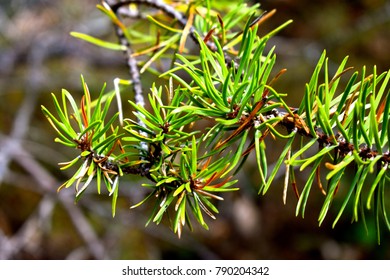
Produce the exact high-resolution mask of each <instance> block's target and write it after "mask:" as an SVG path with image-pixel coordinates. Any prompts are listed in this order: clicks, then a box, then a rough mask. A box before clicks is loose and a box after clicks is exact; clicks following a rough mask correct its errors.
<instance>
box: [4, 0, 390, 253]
mask: <svg viewBox="0 0 390 280" xmlns="http://www.w3.org/2000/svg"><path fill="white" fill-rule="evenodd" d="M97 3H99V1H96V0H84V1H76V0H61V1H59V0H13V1H4V0H0V100H1V102H0V259H389V258H390V241H389V240H390V239H389V237H390V234H389V232H388V231H386V230H385V229H384V227H383V232H382V239H381V240H382V242H381V243H382V244H381V245H380V246H378V245H377V240H376V235H375V230H374V227H373V217H372V216H371V215H370V213H368V214H367V216H366V218H367V224H368V228H369V232H368V233H366V231H365V229H364V226H363V224H362V223H355V224H351V223H350V218H351V213H350V212H349V213H345V215H344V216H343V217H342V218H341V220H340V221H339V223H338V224H337V226H336V227H335V228H334V229H332V226H331V225H332V221H333V220H332V218H334V217H335V215H336V214H337V212H338V209H339V206H340V205H339V204H338V202H337V200H336V201H335V203H334V204H333V205H332V209H331V211H330V213H329V214H328V217H327V219H326V220H325V223H324V224H323V225H322V226H321V227H319V226H318V222H317V219H318V214H319V211H320V209H321V205H322V202H323V196H322V195H321V193H320V191H317V190H316V189H315V188H314V189H313V191H312V193H311V199H309V204H308V206H307V208H308V209H310V210H309V211H307V213H306V215H305V218H304V219H302V218H301V217H295V214H294V213H295V206H296V202H297V201H296V198H295V197H294V195H293V194H292V192H290V193H289V196H288V199H287V205H283V202H282V191H283V190H282V188H283V183H282V179H281V180H279V181H275V182H274V185H273V187H272V188H271V189H270V191H269V192H268V193H267V194H266V195H265V196H259V195H257V182H258V181H259V177H258V174H257V171H256V169H257V167H256V165H255V164H250V163H248V164H247V165H246V166H245V168H244V170H243V171H242V172H241V174H240V175H239V178H238V179H239V180H240V181H239V183H238V186H239V187H241V190H240V191H239V192H235V193H232V194H227V195H225V196H224V198H225V201H223V202H222V203H220V205H219V210H220V214H218V215H217V220H216V221H211V220H208V221H207V222H208V224H209V226H210V230H209V231H205V230H203V229H201V228H197V227H195V230H194V232H189V231H188V230H185V231H184V233H183V235H182V238H181V239H178V238H177V236H176V235H175V234H174V233H173V232H171V230H169V229H168V227H167V226H164V225H160V226H158V227H157V226H155V225H154V224H150V225H149V226H148V227H146V228H145V223H146V221H147V219H148V216H147V215H148V211H149V210H150V209H148V207H147V206H142V207H139V208H136V209H132V210H129V206H130V205H133V204H134V203H136V202H138V201H140V200H141V199H142V197H143V195H144V192H142V191H140V189H141V188H139V186H140V184H141V183H142V182H141V181H139V180H138V178H136V177H131V176H130V177H129V178H128V180H127V181H126V182H123V184H122V185H121V194H120V199H119V202H118V209H117V215H116V217H115V218H112V217H111V201H110V199H109V198H108V197H107V196H106V195H105V194H104V195H101V196H97V195H95V194H93V193H91V194H88V195H86V196H84V197H83V198H82V199H81V200H80V201H79V202H78V204H77V205H76V204H74V201H73V195H74V193H73V191H72V190H71V189H67V190H63V191H61V192H60V193H57V192H56V190H57V187H58V186H60V185H61V184H62V183H63V182H64V181H65V180H66V179H67V178H68V177H69V175H70V173H67V172H62V171H60V170H59V167H58V166H57V163H58V162H63V161H67V160H69V159H71V158H73V157H74V156H75V155H76V154H77V151H69V150H68V149H65V150H62V147H61V146H60V145H58V144H56V143H54V141H53V139H54V137H55V133H54V131H53V130H52V129H51V127H50V126H49V124H48V122H47V121H46V119H45V118H44V116H43V115H42V113H41V111H40V105H41V104H44V105H45V106H47V107H49V108H52V107H51V106H52V105H51V98H50V93H51V92H53V93H55V94H59V93H60V92H61V89H62V88H66V89H67V90H68V91H70V92H71V93H72V94H74V95H75V96H76V97H79V96H81V94H82V92H81V83H80V74H83V75H84V77H85V80H86V81H87V83H88V85H89V87H90V90H91V92H95V93H96V94H97V93H98V92H100V89H101V87H102V85H103V82H104V81H106V82H107V83H108V88H109V89H112V88H113V85H112V80H113V79H114V78H115V77H118V76H119V77H122V78H126V75H127V69H126V66H125V64H124V60H123V56H122V54H121V53H120V52H111V51H108V50H104V49H100V48H97V47H95V46H92V45H90V44H87V43H84V42H81V41H79V40H77V39H74V38H72V37H70V36H69V32H70V31H78V32H85V33H88V34H91V35H94V36H96V37H108V36H110V34H113V29H112V26H111V24H110V22H108V20H107V19H106V18H105V17H104V16H102V14H101V13H100V12H99V11H98V10H97V9H96V8H95V6H96V4H97ZM252 3H253V2H252ZM260 3H261V5H262V8H263V9H265V10H268V11H270V10H272V9H275V8H276V9H277V14H276V15H275V16H274V17H273V18H272V19H271V20H268V21H267V23H266V25H262V26H261V28H260V32H264V33H265V32H266V30H267V29H268V28H269V29H271V28H272V27H276V26H277V25H280V24H281V23H283V22H285V21H287V20H288V19H293V20H294V22H293V24H291V25H289V26H288V27H287V28H286V29H285V30H283V31H282V32H281V33H279V34H278V36H276V37H275V38H273V39H272V42H271V44H270V45H276V46H277V48H276V53H277V65H279V67H280V69H281V68H287V69H288V71H287V73H286V74H285V75H284V76H283V77H282V78H281V79H280V80H279V81H278V82H277V84H276V85H275V87H276V88H277V89H278V90H279V91H281V92H288V93H289V101H290V102H291V104H290V105H292V106H295V105H298V104H299V103H300V100H301V98H302V96H303V92H304V84H305V82H307V81H308V80H309V78H310V75H311V73H312V71H313V69H314V67H315V65H316V62H317V60H318V58H319V57H320V55H321V53H322V51H323V49H326V50H327V53H328V55H329V57H330V59H331V62H330V65H331V67H336V66H337V64H338V63H340V62H341V61H342V59H343V58H344V56H345V55H349V56H350V58H349V63H348V65H349V66H354V67H355V69H356V70H359V69H360V68H361V67H362V66H363V65H367V68H368V72H371V71H372V70H371V69H372V67H373V65H377V67H378V72H381V71H386V70H388V69H389V68H390V52H389V51H388V50H389V46H390V2H389V1H382V0H360V1H352V0H342V1H340V0H338V1H336V0H327V1H325V0H321V1H309V0H294V1H293V0H273V1H271V0H270V1H266V0H264V1H260ZM262 28H263V29H264V30H262ZM143 82H144V83H145V88H146V89H147V88H149V84H150V81H147V80H144V81H143ZM267 144H268V145H272V146H271V147H272V150H275V151H276V149H278V148H279V146H280V147H282V144H283V143H267ZM272 156H273V155H272V153H270V158H271V160H270V162H271V164H272ZM275 156H277V153H275V155H274V156H273V157H275ZM302 176H303V177H302V178H303V179H302V178H301V179H299V178H298V180H304V176H305V174H302ZM346 176H348V174H347V175H346ZM389 200H390V199H389ZM388 203H390V201H388Z"/></svg>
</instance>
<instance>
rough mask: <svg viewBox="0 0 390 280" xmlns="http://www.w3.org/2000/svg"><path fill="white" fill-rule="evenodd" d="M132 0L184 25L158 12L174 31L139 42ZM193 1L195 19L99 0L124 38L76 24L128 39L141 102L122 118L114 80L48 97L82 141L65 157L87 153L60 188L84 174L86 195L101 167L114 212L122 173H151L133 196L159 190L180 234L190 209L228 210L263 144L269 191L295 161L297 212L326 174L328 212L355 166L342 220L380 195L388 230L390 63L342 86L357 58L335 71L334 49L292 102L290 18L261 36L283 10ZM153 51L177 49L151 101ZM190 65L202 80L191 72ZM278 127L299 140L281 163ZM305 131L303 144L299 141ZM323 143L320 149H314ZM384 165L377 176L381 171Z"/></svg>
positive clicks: (124, 45) (70, 140) (71, 141)
mask: <svg viewBox="0 0 390 280" xmlns="http://www.w3.org/2000/svg"><path fill="white" fill-rule="evenodd" d="M107 3H109V4H107ZM129 4H135V5H146V6H149V7H152V8H155V9H158V10H160V11H162V12H163V13H164V14H166V15H168V16H169V17H171V18H173V19H175V21H176V23H177V24H178V25H179V26H180V28H181V29H176V28H175V26H167V25H166V24H164V23H163V22H162V21H160V20H159V18H158V16H156V18H153V19H151V18H148V19H149V20H151V22H153V24H156V25H157V26H158V27H159V28H161V29H162V30H164V31H165V32H166V34H165V35H163V38H160V33H158V35H156V36H157V37H158V40H157V41H158V42H160V39H161V40H163V41H162V42H161V43H158V44H157V45H155V46H154V47H151V48H149V49H146V50H143V51H138V52H137V51H133V49H132V48H133V46H132V45H130V42H132V39H133V37H134V36H135V33H132V34H130V29H128V28H127V27H126V26H125V24H124V23H123V21H122V19H121V18H120V17H119V11H120V9H124V8H125V7H126V6H128V5H129ZM192 5H194V6H193V7H194V8H192V6H191V7H190V8H189V9H187V11H188V19H187V17H186V16H185V15H184V14H182V13H181V12H178V11H177V10H176V9H174V8H173V7H172V6H170V5H168V4H166V3H165V2H163V1H158V0H155V1H152V0H145V1H120V2H112V1H110V2H108V1H107V2H103V5H102V6H98V7H99V9H100V10H102V11H103V12H104V13H105V14H106V15H107V16H108V17H109V18H110V19H111V20H112V22H113V23H114V26H115V30H116V35H117V37H118V39H119V41H120V44H119V45H115V44H113V43H111V42H103V41H101V40H97V39H95V38H91V37H88V36H86V35H80V34H78V33H77V34H75V35H76V37H78V38H82V39H85V40H86V41H88V42H91V43H94V44H96V45H99V46H103V47H106V48H109V49H111V50H123V51H125V54H126V58H127V62H128V67H129V69H130V77H131V81H132V83H133V88H134V92H135V99H134V102H133V101H131V100H130V101H129V103H130V105H131V106H132V108H133V114H134V116H135V118H136V120H133V119H132V118H126V119H124V124H123V125H122V124H121V125H120V126H115V123H116V119H117V117H118V115H119V113H118V114H115V115H114V116H113V117H111V118H110V119H109V120H108V121H106V117H107V112H108V108H109V107H110V103H111V101H112V99H113V97H114V94H112V93H108V94H105V93H104V89H103V90H102V92H101V93H100V95H99V97H98V99H97V101H96V102H95V101H92V100H91V95H90V93H89V90H88V87H87V85H86V84H85V82H84V81H83V80H82V84H83V87H84V97H83V99H82V100H81V102H80V106H78V105H77V104H76V102H75V100H74V99H73V97H72V96H71V94H70V93H68V92H66V91H63V93H62V102H59V101H58V100H57V98H56V97H55V96H54V95H53V101H54V104H55V108H56V111H57V116H54V115H53V114H52V113H51V112H49V111H48V110H47V109H46V108H45V107H42V110H43V112H44V114H45V115H46V117H47V118H48V120H49V122H50V124H51V125H52V126H53V127H54V129H55V130H56V131H57V133H58V135H59V137H58V138H57V139H56V141H57V142H60V143H62V144H64V145H66V146H69V147H73V148H76V149H78V150H79V151H80V154H79V156H77V157H76V158H75V159H74V160H72V161H70V162H68V163H64V164H62V166H63V167H62V169H65V168H70V167H72V166H74V165H75V164H76V163H77V162H78V161H79V160H81V161H82V165H81V166H80V167H79V169H78V170H77V171H76V172H75V174H74V176H73V177H72V178H71V179H69V180H68V181H67V182H65V183H64V184H63V185H62V186H61V187H60V188H68V187H70V186H72V185H75V188H76V200H78V199H79V198H80V197H81V196H82V194H83V193H84V191H85V190H86V189H87V187H89V185H90V184H91V182H92V180H93V179H95V178H96V181H97V191H98V193H100V191H101V183H102V182H103V183H104V184H105V185H106V187H107V191H108V192H109V195H111V196H112V197H113V202H112V206H113V207H112V212H113V215H114V214H115V207H116V199H117V197H118V189H119V179H120V178H121V177H122V176H124V175H126V174H136V175H139V176H144V177H146V178H148V179H149V183H145V184H144V185H143V186H144V187H148V188H150V189H151V192H150V194H149V195H148V196H147V197H146V198H145V199H144V200H142V201H141V202H140V203H138V204H136V205H134V206H133V207H137V206H139V205H142V204H143V203H145V202H146V201H150V200H154V201H155V207H154V209H153V211H152V213H151V215H150V219H149V220H148V221H147V224H148V223H150V222H154V223H156V224H159V223H160V222H162V221H163V220H164V217H165V216H166V214H167V213H169V212H171V213H173V217H174V218H173V219H172V220H171V227H172V229H173V231H174V232H175V233H177V234H178V235H179V236H180V235H181V233H182V230H183V227H184V226H185V225H187V226H188V227H189V228H190V229H192V225H191V220H192V218H190V215H189V213H192V216H193V217H194V219H195V220H196V221H197V222H198V223H199V224H200V225H202V226H203V227H204V228H206V229H207V228H208V225H207V223H206V221H205V217H204V214H206V216H208V217H210V218H212V219H215V218H216V216H215V214H216V213H218V209H217V207H216V204H215V203H216V201H219V200H223V198H222V196H220V195H219V194H218V195H217V193H222V192H226V191H234V190H237V188H233V187H232V186H233V185H234V184H235V183H236V182H237V180H234V175H235V174H237V172H239V170H240V168H241V167H242V166H243V164H244V163H245V162H246V159H247V158H248V156H249V154H251V153H253V152H254V153H255V155H256V161H257V165H258V171H259V176H260V184H259V193H262V194H265V193H266V192H267V191H268V190H269V188H270V187H271V185H272V183H273V181H274V179H275V177H276V174H277V173H278V170H279V169H280V167H281V166H282V165H283V164H285V165H286V173H285V180H284V182H285V184H284V192H283V193H284V195H283V201H284V202H285V201H286V195H287V187H288V185H289V184H290V185H291V186H292V187H293V190H294V192H295V194H296V195H297V198H298V203H297V208H296V214H297V215H298V214H302V216H303V215H304V213H305V208H306V205H307V201H308V197H309V194H310V190H311V188H312V186H313V185H315V184H317V185H318V187H319V188H320V190H321V192H322V193H323V194H324V197H325V198H324V203H323V206H322V209H321V211H320V214H319V223H320V224H321V223H322V222H323V221H324V219H325V217H326V215H327V212H328V210H329V208H330V206H331V204H332V202H333V200H334V199H335V197H336V196H337V195H339V193H338V190H339V189H340V188H341V187H343V186H342V179H343V177H344V172H345V171H346V170H347V169H355V170H356V173H355V176H354V178H353V179H352V181H351V182H350V184H349V186H346V188H348V187H349V189H348V190H347V194H345V195H343V196H344V197H343V199H344V201H343V204H342V206H341V208H340V210H339V213H338V215H337V216H336V218H335V220H334V225H335V224H336V223H337V221H338V220H339V218H340V216H341V215H342V214H343V211H344V209H345V208H346V206H347V204H348V203H349V202H350V203H351V204H352V209H353V220H354V221H357V220H358V219H359V217H362V218H363V219H364V215H361V214H359V213H363V214H364V211H365V210H364V204H365V208H366V209H367V210H370V209H371V207H372V205H371V204H372V202H373V204H374V207H373V208H374V214H375V216H376V219H375V220H376V223H377V225H376V226H377V229H378V232H379V229H380V219H379V217H380V216H382V218H383V219H382V220H383V221H384V223H385V225H386V227H387V228H388V229H389V230H390V223H389V220H388V218H387V213H386V205H385V194H384V190H385V186H386V184H387V183H388V181H389V161H390V154H389V142H390V136H389V135H390V128H389V123H390V122H389V119H390V101H388V100H389V98H387V97H388V92H389V90H388V84H389V81H390V72H385V73H382V74H377V73H376V69H375V68H374V69H373V73H372V74H370V75H366V70H365V68H363V69H362V71H361V73H359V72H355V73H353V74H351V75H350V78H349V81H348V82H347V83H346V85H345V86H344V87H342V86H341V85H340V84H341V82H340V81H341V79H344V78H345V77H346V76H347V75H348V73H349V72H350V71H351V69H352V68H351V67H349V68H346V63H347V59H344V60H343V61H342V62H341V63H340V66H339V68H338V69H337V71H336V73H335V74H334V76H333V78H329V76H330V74H329V70H328V62H327V58H326V53H325V52H324V53H323V55H322V56H321V57H320V59H319V62H318V64H317V66H316V68H315V70H314V72H313V75H312V78H311V80H310V81H309V83H307V84H306V87H305V94H304V98H303V100H302V103H301V105H300V106H299V107H298V108H294V107H291V106H289V105H288V104H286V102H285V96H286V94H284V93H279V92H278V91H277V90H276V89H275V88H274V86H273V85H274V82H275V81H276V80H278V79H280V78H281V77H282V74H283V73H284V72H285V69H282V70H280V71H279V72H277V74H276V75H274V72H275V71H274V66H275V64H276V55H275V54H274V49H271V50H269V51H266V45H267V43H268V39H269V37H271V36H273V35H274V34H275V33H276V32H277V31H279V30H280V29H281V28H283V27H285V26H286V25H287V24H288V23H289V22H287V23H286V24H283V25H281V26H280V27H278V28H276V29H275V30H273V31H271V32H270V33H268V34H267V35H266V36H263V37H260V36H259V35H258V33H259V32H258V28H259V26H260V25H261V24H262V23H263V22H264V21H265V20H266V19H268V18H269V17H270V16H272V14H273V13H274V12H270V13H268V14H266V13H263V12H261V11H259V10H258V6H253V7H246V6H245V5H243V4H240V5H238V6H237V7H235V8H231V9H230V10H228V11H227V12H226V14H225V15H220V14H216V13H215V12H214V11H213V10H212V7H206V10H207V11H206V12H205V13H204V14H203V15H196V14H195V13H194V11H195V9H197V8H198V7H197V6H195V5H197V4H196V3H192ZM212 13H213V15H212ZM253 19H255V20H253ZM237 26H240V28H239V29H238V30H237V29H235V28H236V27H237ZM186 32H188V35H189V36H190V38H192V40H194V41H195V42H196V43H197V46H198V47H199V50H198V52H197V53H196V54H195V55H194V54H190V53H187V52H186V51H184V50H185V48H184V45H183V42H185V41H183V39H182V38H181V36H182V35H183V34H186ZM164 36H165V37H164ZM183 36H184V35H183ZM152 38H153V37H150V39H149V42H152ZM236 47H237V48H238V49H236ZM169 50H171V51H172V52H173V53H172V52H171V53H169ZM141 53H142V54H150V56H151V59H150V61H149V62H148V63H147V65H148V66H149V65H151V64H152V62H153V61H157V60H158V59H160V58H163V55H167V56H168V57H170V58H171V59H172V65H173V66H172V68H171V69H169V70H167V71H165V72H164V71H163V73H158V78H162V79H163V80H164V81H165V82H166V81H168V83H167V86H166V87H165V90H163V88H162V87H157V86H156V85H154V84H153V85H152V86H151V89H150V92H149V94H148V95H147V97H148V98H147V101H148V105H150V106H149V107H148V108H149V109H147V107H146V106H145V103H146V101H145V100H146V96H144V95H143V92H142V87H141V80H140V71H139V70H138V65H137V60H136V58H135V57H136V54H141ZM144 67H145V66H144ZM154 72H155V73H156V72H157V71H154ZM183 73H185V74H186V75H188V76H189V77H190V81H187V80H185V79H183V78H182V77H183ZM272 75H274V76H272ZM359 77H360V79H359ZM174 81H175V84H174ZM68 107H69V108H71V109H72V110H73V113H72V114H71V118H72V119H73V120H75V121H76V125H75V124H74V123H71V121H70V120H71V118H70V117H69V113H68ZM205 119H206V120H207V121H208V125H207V127H206V128H201V129H200V131H193V128H192V126H193V125H194V124H196V123H199V122H203V121H204V120H205ZM270 137H272V138H273V139H280V140H283V141H287V143H286V146H285V147H284V148H283V150H282V151H281V153H280V157H279V158H278V160H277V162H276V163H275V164H274V168H273V169H272V170H271V171H270V170H268V162H267V151H268V150H269V148H267V147H266V144H265V141H264V140H265V139H267V138H270ZM297 140H300V146H299V148H297V149H295V150H294V149H293V144H294V143H295V142H297ZM315 147H317V149H318V150H317V152H316V153H315V154H313V153H312V151H313V149H314V148H315ZM298 168H299V170H300V171H301V170H303V169H308V170H309V176H308V178H307V180H306V182H305V185H304V186H303V187H300V186H298V184H297V182H296V179H295V178H296V176H295V173H296V170H297V169H298ZM374 173H375V176H374V175H370V174H374ZM322 174H324V175H322ZM323 177H325V179H326V180H324V178H323ZM323 181H325V182H323ZM363 190H365V191H363ZM364 198H365V203H364V201H363V199H364ZM378 240H379V234H378Z"/></svg>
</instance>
